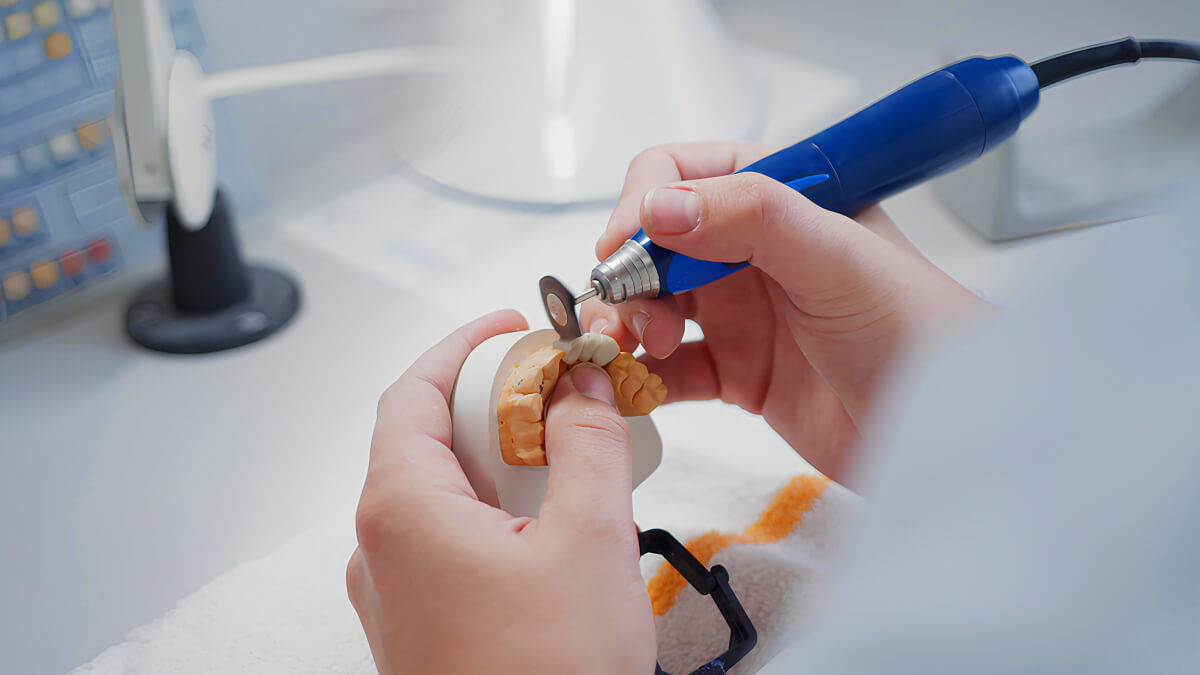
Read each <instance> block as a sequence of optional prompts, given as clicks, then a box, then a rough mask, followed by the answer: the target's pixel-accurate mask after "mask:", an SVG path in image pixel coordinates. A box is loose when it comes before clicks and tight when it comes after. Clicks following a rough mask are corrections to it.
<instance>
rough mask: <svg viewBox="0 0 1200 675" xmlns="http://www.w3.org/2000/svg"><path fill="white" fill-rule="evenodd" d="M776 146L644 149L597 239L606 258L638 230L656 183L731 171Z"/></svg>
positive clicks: (736, 143)
mask: <svg viewBox="0 0 1200 675" xmlns="http://www.w3.org/2000/svg"><path fill="white" fill-rule="evenodd" d="M774 149H775V148H772V147H771V146H769V145H766V144H763V143H754V142H751V141H730V142H712V143H671V144H667V145H657V146H655V147H653V148H650V149H649V150H644V151H643V152H641V153H640V154H639V155H638V156H636V157H634V158H633V161H632V162H630V163H629V169H628V170H627V171H626V172H625V185H624V186H623V187H622V188H621V197H620V199H619V200H618V201H617V206H616V208H615V209H613V213H612V217H611V218H610V219H609V221H608V227H607V228H605V230H604V234H602V235H600V240H599V241H597V242H596V257H597V258H598V259H599V260H604V259H605V258H607V257H608V256H610V255H612V254H613V252H614V251H616V250H617V248H619V247H620V246H621V244H622V243H624V242H625V240H626V239H628V238H629V237H631V236H633V233H634V232H637V231H638V228H639V227H640V225H639V210H640V208H641V204H642V197H643V196H645V194H646V191H647V190H649V189H650V188H652V187H657V186H659V185H663V184H664V183H674V182H675V181H681V180H694V179H697V178H711V177H713V176H724V175H727V174H731V173H733V172H734V171H737V170H738V169H740V168H742V167H744V166H747V165H748V164H750V163H752V162H754V161H755V160H758V159H760V158H762V157H765V156H767V155H768V154H770V153H771V151H773V150H774Z"/></svg>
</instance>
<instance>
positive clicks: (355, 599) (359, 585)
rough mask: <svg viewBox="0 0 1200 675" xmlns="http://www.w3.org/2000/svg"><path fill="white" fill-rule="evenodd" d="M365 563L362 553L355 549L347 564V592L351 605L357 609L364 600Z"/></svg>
mask: <svg viewBox="0 0 1200 675" xmlns="http://www.w3.org/2000/svg"><path fill="white" fill-rule="evenodd" d="M362 566H363V561H362V552H361V551H360V550H358V549H355V551H354V553H353V554H352V555H351V556H350V561H349V562H347V563H346V591H347V594H348V595H349V596H350V604H352V605H354V606H355V607H356V608H357V607H358V606H359V600H360V598H362V595H363V591H364V590H365V589H364V588H363V568H362Z"/></svg>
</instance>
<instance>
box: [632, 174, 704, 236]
mask: <svg viewBox="0 0 1200 675" xmlns="http://www.w3.org/2000/svg"><path fill="white" fill-rule="evenodd" d="M642 219H643V224H647V225H649V226H650V229H652V230H653V231H654V232H655V233H657V234H684V233H687V232H691V231H692V230H694V229H696V226H697V225H699V224H700V198H699V197H697V196H696V191H695V190H693V189H692V188H690V187H687V186H686V185H667V186H664V187H656V188H654V189H653V190H651V191H649V192H647V193H646V199H645V200H644V201H643V202H642Z"/></svg>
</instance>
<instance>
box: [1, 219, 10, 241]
mask: <svg viewBox="0 0 1200 675" xmlns="http://www.w3.org/2000/svg"><path fill="white" fill-rule="evenodd" d="M10 239H12V228H11V227H9V226H8V220H7V219H5V218H0V246H5V245H7V244H8V242H9V240H10Z"/></svg>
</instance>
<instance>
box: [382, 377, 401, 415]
mask: <svg viewBox="0 0 1200 675" xmlns="http://www.w3.org/2000/svg"><path fill="white" fill-rule="evenodd" d="M403 382H404V378H403V377H401V378H400V379H399V380H396V381H395V382H393V383H391V384H390V385H388V388H387V389H384V390H383V393H382V394H380V395H379V402H378V403H376V404H375V415H376V416H377V417H383V416H384V415H385V414H387V412H388V411H389V410H392V409H394V408H395V407H396V406H397V405H398V403H399V401H400V389H401V387H402V386H403V384H402V383H403Z"/></svg>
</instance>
